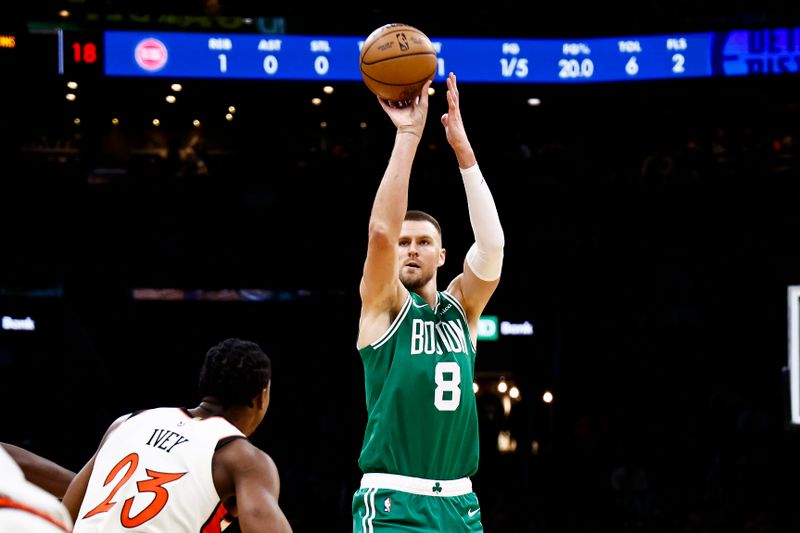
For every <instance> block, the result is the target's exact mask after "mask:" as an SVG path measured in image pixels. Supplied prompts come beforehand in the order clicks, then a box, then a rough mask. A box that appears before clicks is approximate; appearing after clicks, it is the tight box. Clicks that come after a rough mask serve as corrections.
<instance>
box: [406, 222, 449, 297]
mask: <svg viewBox="0 0 800 533" xmlns="http://www.w3.org/2000/svg"><path fill="white" fill-rule="evenodd" d="M397 252H398V253H397V258H398V263H399V268H400V281H401V282H402V283H403V285H405V287H406V288H407V289H409V290H416V289H418V288H420V287H423V286H425V284H427V283H428V282H429V281H430V280H431V279H432V278H433V277H434V276H435V275H436V269H438V268H439V267H440V266H442V265H443V264H444V249H443V248H442V243H441V242H440V241H439V233H438V232H437V231H436V228H435V227H434V225H433V224H431V223H430V222H428V221H427V220H406V221H404V222H403V227H402V229H401V230H400V240H399V241H398V245H397Z"/></svg>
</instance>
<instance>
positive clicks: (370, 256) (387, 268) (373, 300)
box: [359, 82, 430, 345]
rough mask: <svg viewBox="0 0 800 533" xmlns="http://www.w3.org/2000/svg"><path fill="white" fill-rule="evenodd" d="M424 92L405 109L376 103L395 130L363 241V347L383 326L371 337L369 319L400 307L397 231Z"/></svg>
mask: <svg viewBox="0 0 800 533" xmlns="http://www.w3.org/2000/svg"><path fill="white" fill-rule="evenodd" d="M428 87H430V82H428V83H426V84H425V85H424V87H423V88H422V93H421V95H420V97H419V99H418V100H417V101H415V102H413V103H411V104H409V105H407V106H405V107H396V106H394V105H392V104H390V103H388V102H386V101H383V100H378V101H379V102H380V105H381V107H383V109H384V111H385V112H386V114H387V115H388V116H389V118H390V119H391V120H392V123H393V124H394V125H395V127H396V128H397V130H396V132H395V141H394V147H393V149H392V154H391V156H390V158H389V163H388V165H387V167H386V171H385V172H384V175H383V178H382V179H381V183H380V185H379V186H378V191H377V193H376V194H375V200H374V201H373V204H372V212H371V215H370V221H369V241H368V245H367V257H366V260H365V262H364V272H363V277H362V280H361V288H360V292H361V300H362V316H361V327H360V334H359V345H364V344H368V343H369V342H372V341H373V340H375V338H377V335H379V334H382V333H383V331H384V330H385V327H388V323H386V324H385V325H379V326H377V328H376V330H375V332H376V333H377V334H373V333H372V328H371V327H370V325H371V319H372V318H373V317H374V316H375V315H378V314H382V313H384V312H386V311H387V310H389V309H391V308H397V307H399V306H400V304H402V298H403V297H404V296H403V295H404V290H403V287H402V285H401V284H400V281H399V279H398V265H397V245H398V238H399V236H400V228H401V227H402V224H403V218H404V217H405V214H406V210H407V208H408V183H409V179H410V176H411V167H412V165H413V162H414V156H415V155H416V152H417V146H418V145H419V142H420V139H421V138H422V132H423V130H424V129H425V120H426V118H427V115H428Z"/></svg>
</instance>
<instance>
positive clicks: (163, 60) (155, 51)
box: [134, 37, 169, 72]
mask: <svg viewBox="0 0 800 533" xmlns="http://www.w3.org/2000/svg"><path fill="white" fill-rule="evenodd" d="M134 57H135V58H136V63H137V64H138V65H139V66H140V67H142V68H143V69H144V70H146V71H148V72H156V71H158V70H161V69H162V68H164V65H166V64H167V58H168V57H169V54H168V53H167V47H166V46H164V43H162V42H161V41H159V40H158V39H155V38H153V37H148V38H147V39H144V40H143V41H140V42H139V44H137V45H136V50H135V51H134Z"/></svg>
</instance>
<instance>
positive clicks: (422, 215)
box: [403, 209, 442, 240]
mask: <svg viewBox="0 0 800 533" xmlns="http://www.w3.org/2000/svg"><path fill="white" fill-rule="evenodd" d="M403 220H425V221H427V222H430V223H431V224H433V227H434V228H436V231H437V232H438V233H439V240H442V227H441V226H440V225H439V222H438V221H437V220H436V219H435V218H433V217H432V216H431V215H429V214H428V213H426V212H425V211H418V210H416V209H411V210H409V211H406V217H405V218H404V219H403Z"/></svg>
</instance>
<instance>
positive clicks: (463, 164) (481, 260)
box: [441, 72, 505, 341]
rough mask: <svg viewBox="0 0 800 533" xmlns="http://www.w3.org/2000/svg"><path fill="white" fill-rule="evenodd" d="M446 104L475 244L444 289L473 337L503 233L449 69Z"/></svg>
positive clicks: (499, 260) (492, 284)
mask: <svg viewBox="0 0 800 533" xmlns="http://www.w3.org/2000/svg"><path fill="white" fill-rule="evenodd" d="M447 106H448V109H447V113H445V114H444V115H442V119H441V120H442V125H444V128H445V133H446V135H447V142H448V143H450V146H451V147H452V149H453V152H454V153H455V155H456V159H457V160H458V166H459V169H460V170H461V176H462V178H463V182H464V190H465V192H466V195H467V206H468V208H469V218H470V223H471V224H472V232H473V233H474V235H475V243H474V244H473V245H472V247H471V248H470V249H469V251H468V252H467V256H466V259H465V260H464V272H463V274H462V275H459V276H458V277H456V279H454V280H453V282H452V283H451V284H450V287H449V289H448V291H449V292H451V293H452V294H454V295H455V296H456V297H457V298H459V299H460V300H461V302H462V303H463V305H464V309H465V311H466V312H467V318H468V320H469V322H470V330H471V333H472V335H473V336H474V337H476V338H477V322H478V318H480V313H481V312H482V311H483V309H484V307H486V304H487V303H488V302H489V298H491V296H492V294H493V293H494V291H495V289H496V288H497V284H498V283H499V281H500V272H501V270H502V266H503V248H504V246H505V236H504V234H503V227H502V226H501V225H500V217H499V215H498V214H497V207H496V206H495V203H494V198H493V197H492V193H491V191H490V190H489V185H488V184H487V183H486V180H485V179H484V177H483V174H482V173H481V170H480V168H479V167H478V161H477V159H476V158H475V152H474V151H473V149H472V145H471V144H470V142H469V139H468V137H467V133H466V130H465V129H464V122H463V120H462V118H461V105H460V98H459V93H458V86H457V84H456V77H455V74H453V73H452V72H451V73H450V76H448V78H447ZM474 340H475V339H473V341H474Z"/></svg>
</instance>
